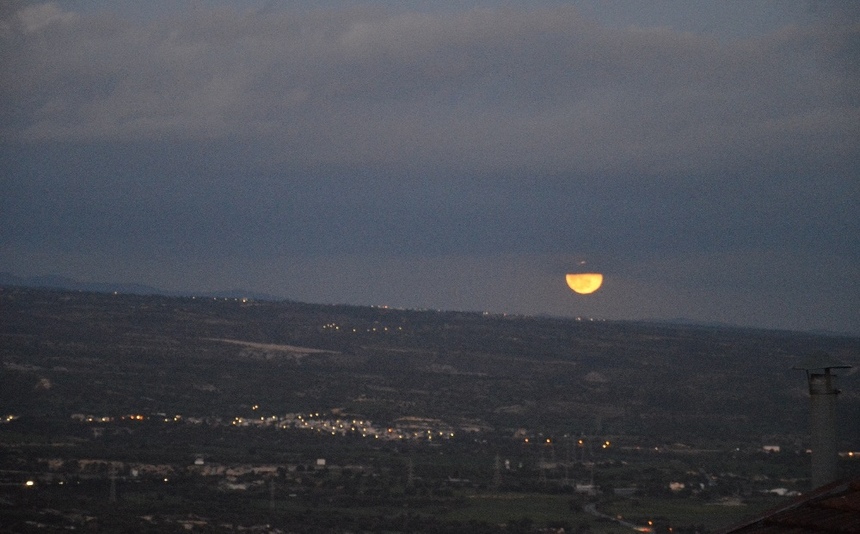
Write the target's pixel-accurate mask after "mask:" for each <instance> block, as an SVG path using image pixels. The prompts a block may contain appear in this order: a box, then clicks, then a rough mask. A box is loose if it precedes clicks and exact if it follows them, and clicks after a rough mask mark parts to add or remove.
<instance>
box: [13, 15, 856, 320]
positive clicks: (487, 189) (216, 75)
mask: <svg viewBox="0 0 860 534" xmlns="http://www.w3.org/2000/svg"><path fill="white" fill-rule="evenodd" d="M582 260H585V261H587V262H588V263H587V265H588V266H589V267H590V268H592V269H594V270H598V271H600V272H603V273H604V275H605V281H604V286H603V288H602V289H601V290H600V291H598V292H597V293H595V294H593V295H589V296H583V295H576V294H574V293H573V292H571V291H570V290H569V289H568V288H567V286H566V285H565V280H564V275H565V273H566V272H569V271H571V270H573V269H575V268H576V267H577V264H578V262H580V261H582ZM0 271H7V272H10V273H13V274H16V275H19V276H30V275H39V274H48V273H51V274H59V275H64V276H70V277H73V278H77V279H79V280H83V281H100V282H139V283H144V284H149V285H153V286H157V287H162V288H165V289H175V290H178V289H183V290H217V289H228V288H243V289H247V290H253V291H258V292H267V293H271V294H275V295H279V296H283V297H285V298H290V299H294V300H300V301H306V302H315V303H351V304H386V305H391V306H397V307H408V308H434V309H435V308H438V309H448V310H487V311H492V312H508V313H524V314H543V313H547V314H553V315H564V316H593V317H600V318H607V319H672V318H687V319H692V320H700V321H721V322H727V323H732V324H738V325H744V326H756V327H766V328H787V329H812V328H815V329H819V328H820V329H830V330H835V331H840V332H850V333H854V334H857V333H860V3H855V2H852V1H844V2H841V1H827V0H822V1H816V2H806V1H791V0H782V1H757V0H749V1H745V2H711V1H703V2H698V1H686V0H683V1H682V0H678V1H657V0H654V1H652V2H645V1H639V0H624V1H622V0H619V1H612V0H609V1H597V0H593V1H586V0H583V1H568V2H562V1H538V0H532V1H501V0H500V1H494V2H493V1H478V0H473V1H461V2H449V1H444V2H443V1H426V0H425V1H401V2H394V1H370V0H366V1H361V0H353V1H333V0H329V1H321V0H320V1H290V2H264V1H245V2H227V1H223V2H214V1H205V0H198V1H195V2H139V1H136V0H135V1H132V0H126V1H116V0H112V1H107V0H105V1H91V2H72V1H68V2H66V1H60V2H49V3H41V2H27V1H16V0H10V1H5V2H3V3H0Z"/></svg>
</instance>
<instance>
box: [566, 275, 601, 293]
mask: <svg viewBox="0 0 860 534" xmlns="http://www.w3.org/2000/svg"><path fill="white" fill-rule="evenodd" d="M601 284H603V275H602V274H600V273H576V274H569V275H567V285H568V286H569V287H570V288H571V289H572V290H574V291H575V292H576V293H579V294H580V295H587V294H589V293H594V292H595V291H597V290H598V289H600V285H601Z"/></svg>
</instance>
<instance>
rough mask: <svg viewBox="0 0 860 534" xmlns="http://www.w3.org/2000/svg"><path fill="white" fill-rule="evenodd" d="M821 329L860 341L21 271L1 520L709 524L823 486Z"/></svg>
mask: <svg viewBox="0 0 860 534" xmlns="http://www.w3.org/2000/svg"><path fill="white" fill-rule="evenodd" d="M819 350H823V351H826V352H828V353H829V354H830V355H831V356H832V357H834V358H837V359H840V360H842V361H844V362H846V363H848V364H851V365H854V366H855V368H856V367H858V366H860V339H858V338H856V337H844V336H843V337H840V336H825V335H813V334H806V333H794V332H777V331H761V330H742V329H730V328H705V327H694V326H675V325H667V324H638V323H623V322H591V321H574V320H569V319H553V318H533V317H512V316H498V315H485V314H480V313H454V312H433V311H408V310H394V309H387V308H378V307H377V308H364V307H348V306H322V305H309V304H300V303H292V302H260V301H252V300H247V299H241V298H229V299H212V298H208V299H203V298H179V297H159V296H135V295H122V294H119V295H117V294H100V293H84V292H62V291H50V290H38V289H25V288H15V287H6V288H2V289H0V357H2V363H3V367H2V371H0V416H2V418H3V419H2V421H3V422H2V424H0V447H2V449H0V470H2V471H0V484H2V486H0V517H2V518H3V520H2V521H0V531H3V532H31V531H32V532H36V531H46V530H47V531H52V530H57V531H59V530H67V529H70V528H72V527H74V528H75V529H85V530H87V529H88V530H91V531H110V532H122V531H128V532H146V531H152V532H170V531H177V532H180V531H182V532H186V531H189V530H190V531H198V532H221V531H224V532H228V531H229V532H233V531H237V530H243V529H244V530H247V531H260V532H414V531H427V532H532V531H538V530H542V529H543V530H546V529H556V530H558V529H562V528H563V529H564V531H565V532H572V531H581V532H588V531H590V532H630V531H632V529H634V528H639V529H641V530H647V529H651V530H654V531H668V529H670V528H671V529H673V531H674V532H684V531H689V532H695V531H699V532H706V531H709V530H712V529H715V528H718V527H720V526H725V525H727V524H730V523H732V522H734V521H737V520H738V519H740V518H742V517H744V516H748V515H749V514H751V513H754V512H756V511H757V510H761V509H763V508H767V507H770V506H773V505H775V504H778V503H780V502H783V501H784V500H785V499H786V498H788V496H789V495H792V494H795V493H796V492H802V491H806V490H808V489H809V476H808V471H809V465H808V464H809V458H808V455H807V454H806V449H807V447H808V438H807V434H808V420H807V418H808V416H807V402H808V399H807V393H806V387H805V377H804V376H803V373H801V372H799V371H792V370H791V367H792V365H794V364H795V363H797V362H798V361H799V360H800V359H801V358H803V357H804V356H806V355H808V354H810V353H812V352H815V351H819ZM844 374H845V376H841V377H840V387H841V388H842V389H843V391H844V392H843V394H842V395H841V396H840V399H839V401H840V405H839V426H840V428H839V435H840V443H839V450H840V451H842V453H843V454H842V456H841V458H840V465H839V469H840V472H841V473H842V474H844V475H846V476H847V475H849V474H857V473H860V457H858V456H860V379H858V376H860V373H855V374H851V373H844ZM766 450H767V451H769V452H765V451H766ZM852 451H857V452H858V454H852Z"/></svg>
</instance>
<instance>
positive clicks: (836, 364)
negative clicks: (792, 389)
mask: <svg viewBox="0 0 860 534" xmlns="http://www.w3.org/2000/svg"><path fill="white" fill-rule="evenodd" d="M850 368H851V365H849V364H847V363H845V362H843V361H840V360H837V359H836V358H833V357H832V356H830V355H829V354H827V353H826V352H824V351H823V350H819V351H815V352H813V353H812V354H810V355H809V356H807V357H806V358H804V359H803V360H801V361H800V362H799V363H797V364H795V365H794V367H792V369H798V370H801V371H812V370H815V369H850Z"/></svg>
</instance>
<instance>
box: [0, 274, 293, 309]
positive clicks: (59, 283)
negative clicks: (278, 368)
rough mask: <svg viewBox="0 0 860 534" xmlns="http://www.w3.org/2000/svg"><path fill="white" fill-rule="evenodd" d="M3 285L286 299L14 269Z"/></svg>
mask: <svg viewBox="0 0 860 534" xmlns="http://www.w3.org/2000/svg"><path fill="white" fill-rule="evenodd" d="M0 285H3V286H19V287H35V288H45V289H63V290H66V291H88V292H93V293H125V294H131V295H164V296H168V297H217V298H249V299H253V300H268V301H275V302H277V301H283V300H288V299H285V298H283V297H278V296H275V295H269V294H267V293H256V292H253V291H246V290H243V289H226V290H221V291H208V292H202V291H171V290H166V289H161V288H157V287H153V286H148V285H144V284H123V283H107V282H81V281H79V280H75V279H74V278H68V277H65V276H59V275H54V274H48V275H42V276H27V277H22V276H15V275H13V274H11V273H0Z"/></svg>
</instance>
